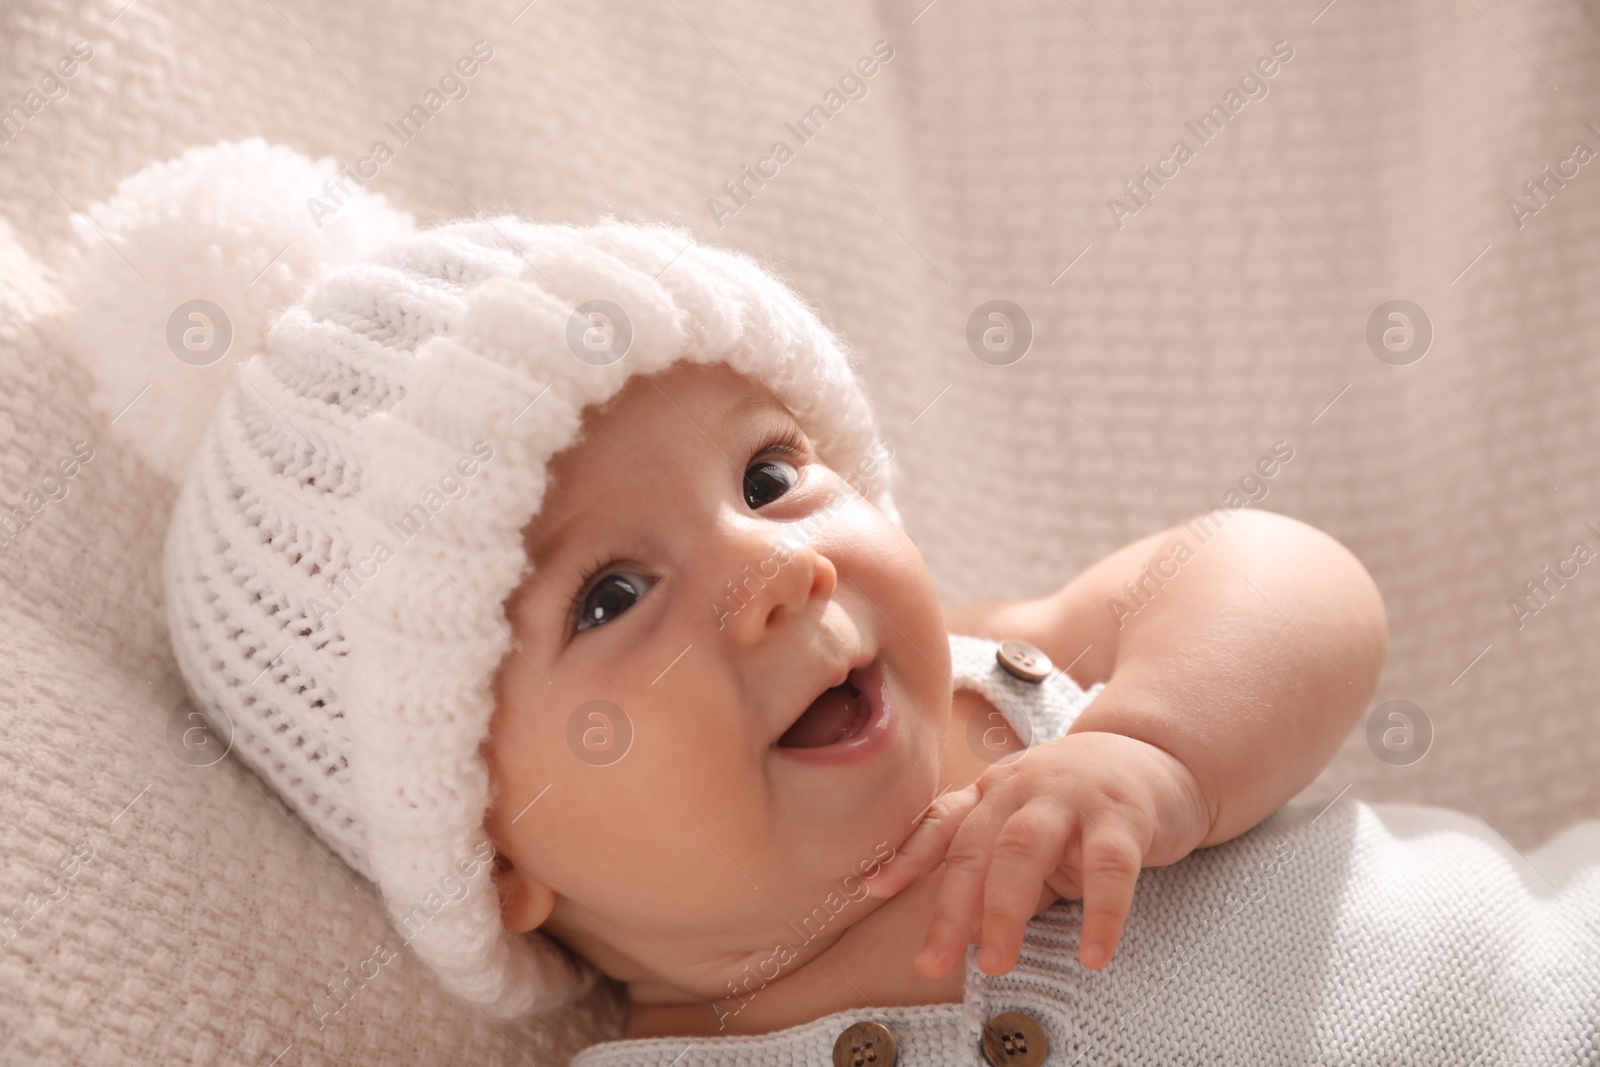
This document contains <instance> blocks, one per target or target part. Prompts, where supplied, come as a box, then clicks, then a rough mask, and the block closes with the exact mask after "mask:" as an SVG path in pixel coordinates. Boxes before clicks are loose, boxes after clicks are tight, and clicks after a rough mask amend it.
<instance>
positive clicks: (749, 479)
mask: <svg viewBox="0 0 1600 1067" xmlns="http://www.w3.org/2000/svg"><path fill="white" fill-rule="evenodd" d="M785 472H787V473H785ZM799 477H800V472H799V471H797V470H795V469H794V467H792V466H790V465H789V464H787V463H785V462H784V461H783V460H781V459H764V460H762V461H761V462H760V463H752V464H751V465H750V468H749V469H748V470H746V471H745V472H744V502H745V503H746V504H749V505H750V508H751V510H752V511H753V510H755V509H756V508H759V507H761V506H762V505H763V504H770V503H772V501H774V500H776V499H778V498H779V497H780V496H782V495H783V494H784V493H787V492H788V491H789V490H790V489H792V488H794V483H795V481H796V480H797V479H798V478H799Z"/></svg>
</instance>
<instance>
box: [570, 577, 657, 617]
mask: <svg viewBox="0 0 1600 1067" xmlns="http://www.w3.org/2000/svg"><path fill="white" fill-rule="evenodd" d="M654 584H655V579H653V578H647V577H645V576H644V575H642V574H636V573H634V572H632V571H613V572H612V573H611V574H608V575H606V576H605V577H604V578H601V579H600V580H599V581H597V582H595V583H594V585H592V586H590V587H589V591H588V592H587V593H585V594H584V597H583V599H582V601H580V602H579V604H578V621H577V627H576V629H577V630H578V631H580V632H581V631H583V630H587V629H590V628H592V627H595V626H600V625H603V624H605V623H608V622H610V621H611V620H612V619H614V618H616V617H617V616H618V615H621V614H622V613H623V612H625V611H627V610H628V609H629V608H631V607H633V605H634V604H636V603H637V602H638V600H639V598H640V597H642V596H644V594H645V592H646V591H647V590H648V589H649V588H650V586H652V585H654Z"/></svg>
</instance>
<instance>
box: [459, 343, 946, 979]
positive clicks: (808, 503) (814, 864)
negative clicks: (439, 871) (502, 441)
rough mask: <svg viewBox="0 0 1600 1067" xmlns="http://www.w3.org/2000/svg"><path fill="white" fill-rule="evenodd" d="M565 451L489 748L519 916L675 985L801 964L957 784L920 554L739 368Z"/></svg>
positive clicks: (701, 373)
mask: <svg viewBox="0 0 1600 1067" xmlns="http://www.w3.org/2000/svg"><path fill="white" fill-rule="evenodd" d="M775 442H784V443H787V444H788V445H789V446H790V447H791V448H792V451H786V450H785V448H784V445H783V444H782V443H780V444H777V445H776V446H774V443H775ZM550 471H551V475H552V482H551V485H550V487H549V489H548V490H547V492H546V494H545V500H544V503H543V506H542V508H541V511H540V515H539V516H538V518H537V519H536V521H535V522H534V524H532V525H531V526H530V528H529V531H528V533H529V540H528V546H529V553H530V558H531V559H532V560H533V563H534V574H533V576H532V577H531V578H530V579H529V580H528V582H527V583H526V584H524V586H523V587H522V588H521V589H519V590H518V591H517V593H516V594H515V595H514V596H513V597H512V598H511V600H510V601H509V602H508V611H509V613H510V616H511V620H512V625H513V628H514V631H515V638H516V642H517V645H518V646H519V648H520V651H512V652H510V653H508V654H507V656H506V658H505V660H504V662H503V664H502V667H501V670H500V673H499V675H498V677H497V679H496V694H497V709H496V713H495V718H494V721H493V726H492V730H491V738H490V742H489V745H488V750H487V755H488V758H489V763H490V768H491V772H492V775H493V779H494V783H495V790H496V791H495V798H494V802H493V805H492V807H491V811H490V815H489V818H488V820H487V828H488V831H489V833H490V835H491V837H492V838H493V840H494V842H495V844H496V845H497V847H498V850H499V852H500V853H501V855H502V857H503V858H504V862H505V863H507V864H509V866H510V870H508V871H503V872H502V874H501V875H500V881H501V886H502V890H503V891H505V892H507V893H508V894H509V897H508V899H507V902H506V906H505V909H504V910H505V918H506V921H507V925H508V926H509V927H510V928H512V929H519V930H520V929H529V928H531V927H533V926H537V925H542V926H543V928H544V929H545V930H547V931H548V932H550V933H553V934H555V935H557V936H558V937H560V938H561V939H562V940H563V941H564V942H566V943H567V944H568V945H569V946H571V947H572V948H574V949H576V950H577V951H579V952H580V953H581V954H583V955H584V956H585V957H587V958H588V959H589V960H591V961H592V962H594V963H595V964H597V965H598V966H599V967H600V968H601V969H602V970H603V971H605V972H606V973H608V974H610V975H611V976H612V977H613V978H617V979H619V980H621V981H625V982H635V983H641V987H645V986H647V987H649V988H651V989H652V990H654V991H656V992H658V993H661V994H662V995H664V996H665V997H666V998H672V997H677V996H678V995H679V994H681V997H680V999H693V1000H696V1001H703V1000H714V999H716V998H719V997H724V996H727V995H728V988H727V982H729V981H730V980H732V981H737V982H742V981H743V980H744V979H745V978H746V977H747V976H748V975H753V974H756V973H757V972H758V966H759V965H760V964H761V961H764V960H772V961H773V962H768V963H766V964H765V966H764V967H760V973H761V975H762V976H763V977H765V978H767V979H769V980H770V979H772V978H774V977H776V976H777V975H776V973H774V972H775V971H778V970H781V973H785V974H787V973H789V972H790V971H791V970H792V968H793V967H795V966H798V965H800V964H801V963H803V962H806V961H808V960H809V959H810V958H811V957H813V956H814V955H816V953H817V952H819V951H820V950H821V949H822V948H824V947H826V946H827V945H828V944H831V943H832V942H833V941H834V939H836V938H837V936H838V935H839V934H840V933H841V932H843V930H844V929H845V928H846V927H848V926H850V925H852V924H853V923H855V922H856V921H858V920H859V919H860V918H861V917H863V916H865V915H867V914H868V913H870V912H871V911H872V910H874V909H875V907H877V906H879V905H881V904H882V903H883V902H882V901H880V900H877V899H867V898H866V888H865V885H864V883H863V882H862V880H861V876H862V874H863V873H867V874H872V873H875V871H876V866H875V863H876V862H877V861H881V860H882V859H885V858H887V856H889V855H890V854H891V852H890V849H891V848H892V847H897V846H898V845H899V844H900V843H901V842H902V841H904V840H905V838H906V836H907V835H908V834H909V832H910V830H911V825H912V822H913V821H914V820H915V818H916V817H917V815H918V813H919V812H921V811H922V809H923V808H924V807H925V806H926V805H927V803H928V801H929V800H930V799H931V798H932V797H933V795H934V793H935V792H936V791H937V788H938V784H939V783H938V782H937V781H936V775H937V774H938V772H939V754H940V751H941V746H942V742H943V738H944V734H945V730H946V727H947V725H948V722H949V717H950V703H951V690H950V682H949V681H948V678H949V673H950V653H949V645H948V643H947V642H948V638H947V636H946V632H945V629H944V626H943V622H942V616H941V612H940V608H939V603H938V599H937V596H936V595H935V592H934V589H933V584H932V581H931V579H930V577H929V575H928V571H927V568H926V566H925V565H924V563H923V560H922V557H921V555H920V554H919V553H918V552H917V550H916V548H915V547H914V546H913V545H912V544H911V541H910V540H909V539H908V538H907V537H906V536H905V534H904V533H903V532H902V531H901V530H900V529H899V527H897V526H896V525H895V524H894V523H893V522H891V521H890V520H889V519H888V518H887V517H886V516H885V515H884V514H883V513H882V512H880V511H879V510H878V509H877V508H876V507H874V506H873V505H872V504H870V503H868V502H867V501H866V500H865V499H864V498H863V497H862V496H861V495H860V494H859V493H858V492H856V491H855V490H853V489H852V488H851V487H850V486H849V485H848V484H847V483H846V481H845V479H844V477H841V475H840V474H839V473H836V472H835V471H833V470H831V469H829V468H828V467H825V466H823V465H822V463H821V462H820V461H819V460H818V458H817V456H816V454H815V453H814V452H813V451H812V449H811V445H810V442H809V441H808V440H807V439H806V437H805V435H804V434H803V433H802V432H801V430H800V427H799V425H798V424H797V423H796V422H795V420H794V418H793V416H791V415H790V414H789V412H788V411H787V410H786V409H785V408H784V407H783V405H782V404H781V403H779V401H778V400H777V399H776V398H775V397H774V396H773V395H772V394H771V393H770V392H768V391H767V389H765V388H764V387H762V386H760V385H758V384H756V383H754V382H753V381H751V380H749V379H746V378H744V377H742V376H740V375H739V374H737V373H735V372H734V371H733V370H731V369H730V368H728V367H727V366H725V365H723V364H713V365H710V366H701V365H696V364H690V363H678V364H674V365H673V366H672V367H671V368H669V369H668V370H667V371H665V372H662V373H661V374H658V375H656V376H654V377H652V378H644V377H636V378H634V379H632V380H631V381H629V383H628V384H627V385H626V387H625V388H624V389H623V390H622V391H621V392H620V393H619V394H618V395H617V397H616V398H614V400H613V401H612V402H611V403H610V404H608V405H606V406H604V407H602V408H598V409H591V410H590V411H588V412H587V414H586V418H585V422H584V432H583V435H582V438H581V439H580V440H579V442H578V443H577V444H575V445H574V446H573V447H572V448H570V449H568V450H567V451H566V452H564V453H562V454H560V455H559V456H557V457H556V458H555V459H554V461H552V463H551V467H550ZM847 672H848V677H847ZM843 681H848V683H849V684H848V685H847V686H843V687H840V688H837V689H831V690H830V687H834V686H836V685H838V683H840V682H843ZM851 687H854V689H855V690H858V691H859V692H852V691H851ZM819 696H820V697H821V698H822V699H820V700H819V699H818V698H819ZM814 701H815V702H817V706H816V707H813V708H811V710H810V711H808V707H810V706H811V705H812V704H813V702H814ZM591 702H604V703H591ZM617 709H620V710H617ZM630 732H631V741H626V740H625V737H626V735H627V734H628V733H630ZM624 744H626V750H625V752H623V754H622V755H621V757H620V758H617V754H618V752H619V751H622V746H623V745H624ZM530 802H532V803H531V804H530ZM791 923H792V924H793V925H792V926H791V925H790V924H791ZM808 931H809V934H808ZM807 936H811V937H812V938H814V940H812V941H811V942H810V943H809V944H807V942H806V937H807ZM780 945H788V946H789V947H790V948H791V949H793V950H794V952H795V953H796V955H795V956H794V957H793V958H790V957H789V956H788V954H787V953H777V954H776V955H775V950H776V949H777V947H778V946H780ZM747 964H748V965H749V968H750V970H749V971H748V972H744V971H741V968H742V967H744V966H745V965H747Z"/></svg>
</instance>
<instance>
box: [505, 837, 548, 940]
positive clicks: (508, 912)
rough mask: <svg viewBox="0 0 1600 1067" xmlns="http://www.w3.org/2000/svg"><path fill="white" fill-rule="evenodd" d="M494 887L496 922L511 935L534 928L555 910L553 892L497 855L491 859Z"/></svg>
mask: <svg viewBox="0 0 1600 1067" xmlns="http://www.w3.org/2000/svg"><path fill="white" fill-rule="evenodd" d="M494 884H495V891H496V892H497V893H498V894H499V896H500V921H501V923H502V924H504V926H505V928H506V929H507V930H510V931H511V932H512V933H514V934H525V933H527V932H528V931H529V930H533V929H535V928H537V927H538V926H539V925H541V924H542V923H543V922H544V921H545V920H546V919H548V918H550V913H551V912H552V911H554V910H555V906H556V892H555V890H554V889H551V888H550V887H549V886H547V885H545V884H544V883H543V882H540V881H538V880H537V879H534V878H531V877H529V876H528V875H527V874H525V873H524V872H522V871H520V870H518V869H517V867H516V865H515V864H513V863H512V862H511V861H510V860H509V859H507V858H506V857H505V855H504V854H503V853H499V852H497V853H495V857H494Z"/></svg>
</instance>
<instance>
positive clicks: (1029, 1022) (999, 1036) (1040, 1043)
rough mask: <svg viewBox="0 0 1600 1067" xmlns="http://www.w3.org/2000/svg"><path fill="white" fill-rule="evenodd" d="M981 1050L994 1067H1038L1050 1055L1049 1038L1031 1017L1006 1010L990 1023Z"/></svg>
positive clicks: (984, 1034)
mask: <svg viewBox="0 0 1600 1067" xmlns="http://www.w3.org/2000/svg"><path fill="white" fill-rule="evenodd" d="M980 1047H981V1048H982V1049H983V1058H984V1059H986V1060H988V1061H989V1063H990V1064H991V1065H992V1067H1038V1065H1039V1064H1041V1063H1043V1062H1044V1058H1045V1057H1046V1056H1048V1055H1049V1054H1050V1039H1049V1038H1047V1037H1046V1036H1045V1033H1044V1027H1042V1026H1040V1025H1039V1023H1038V1021H1037V1020H1035V1019H1034V1018H1033V1017H1032V1016H1031V1015H1024V1014H1022V1012H1020V1011H1007V1012H1002V1013H1000V1014H999V1015H996V1016H995V1017H994V1018H993V1019H990V1020H989V1022H988V1025H986V1026H985V1027H984V1028H983V1042H982V1044H981V1045H980Z"/></svg>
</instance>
